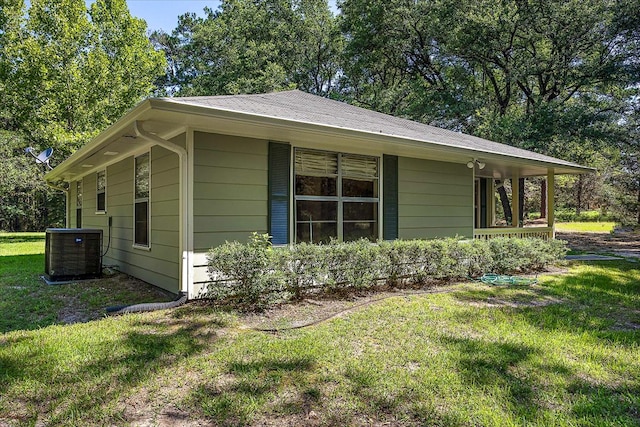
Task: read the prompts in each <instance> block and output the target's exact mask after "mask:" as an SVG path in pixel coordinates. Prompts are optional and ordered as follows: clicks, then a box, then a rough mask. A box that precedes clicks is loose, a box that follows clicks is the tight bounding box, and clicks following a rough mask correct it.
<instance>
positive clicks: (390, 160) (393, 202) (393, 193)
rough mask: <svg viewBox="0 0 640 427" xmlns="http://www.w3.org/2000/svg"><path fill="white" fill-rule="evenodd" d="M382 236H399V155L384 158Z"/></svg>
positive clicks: (385, 238) (391, 238)
mask: <svg viewBox="0 0 640 427" xmlns="http://www.w3.org/2000/svg"><path fill="white" fill-rule="evenodd" d="M382 162H383V165H382V167H383V190H382V191H383V202H382V237H383V239H384V240H395V239H397V238H398V156H388V155H386V154H385V155H384V156H383V159H382Z"/></svg>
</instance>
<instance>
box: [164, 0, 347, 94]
mask: <svg viewBox="0 0 640 427" xmlns="http://www.w3.org/2000/svg"><path fill="white" fill-rule="evenodd" d="M205 12H206V17H205V18H197V17H195V16H194V15H193V14H186V15H183V16H181V17H180V21H179V25H178V27H177V28H176V29H175V30H174V31H173V32H172V34H171V35H169V34H167V33H164V32H161V31H159V32H155V33H154V34H153V35H152V39H153V40H154V42H155V44H156V45H157V46H159V47H161V48H162V49H164V50H165V51H166V52H167V53H168V58H169V65H170V68H169V72H168V75H167V79H166V81H165V82H164V86H165V90H166V91H167V92H169V93H171V92H172V91H177V92H178V93H179V94H180V95H216V94H237V93H260V92H271V91H274V90H282V89H290V88H294V87H298V88H300V89H302V90H305V91H308V92H312V93H318V94H327V93H329V92H330V91H331V89H332V88H333V86H334V85H335V83H336V80H337V74H338V72H339V65H338V62H337V60H338V58H339V53H340V51H341V43H342V36H341V34H340V31H339V28H338V26H337V24H336V22H335V19H334V17H333V15H332V14H331V12H330V11H329V7H328V4H327V2H326V0H300V1H296V2H291V1H287V0H261V1H256V2H249V1H244V0H226V1H223V2H221V4H220V7H219V9H218V10H216V11H213V10H211V9H208V8H207V9H205Z"/></svg>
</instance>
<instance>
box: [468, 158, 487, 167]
mask: <svg viewBox="0 0 640 427" xmlns="http://www.w3.org/2000/svg"><path fill="white" fill-rule="evenodd" d="M476 164H477V165H478V169H480V170H482V169H484V167H485V166H486V163H482V162H480V161H478V159H473V160H469V161H468V162H467V167H468V168H469V169H473V167H474V166H475V165H476Z"/></svg>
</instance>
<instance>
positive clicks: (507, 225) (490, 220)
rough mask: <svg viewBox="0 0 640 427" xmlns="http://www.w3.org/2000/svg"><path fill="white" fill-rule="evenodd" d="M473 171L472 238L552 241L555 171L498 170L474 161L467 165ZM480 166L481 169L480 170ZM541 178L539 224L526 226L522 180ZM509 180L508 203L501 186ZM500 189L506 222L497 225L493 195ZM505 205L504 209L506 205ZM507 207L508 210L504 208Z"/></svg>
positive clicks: (553, 236)
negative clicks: (527, 238) (544, 172)
mask: <svg viewBox="0 0 640 427" xmlns="http://www.w3.org/2000/svg"><path fill="white" fill-rule="evenodd" d="M468 166H469V167H471V166H473V169H474V229H473V237H474V238H475V239H485V240H486V239H492V238H496V237H515V238H524V237H530V238H539V239H544V240H551V239H554V238H555V228H554V220H555V219H554V209H555V203H554V199H555V174H556V172H555V171H554V169H550V168H549V169H547V170H546V174H543V173H541V172H542V171H540V170H539V169H538V170H532V169H528V168H518V167H515V168H512V169H511V170H508V171H506V170H501V169H500V168H496V167H495V166H492V165H489V164H484V163H482V162H480V161H477V160H475V159H474V161H473V162H470V163H469V164H468ZM480 166H482V168H481V167H480ZM536 169H537V168H536ZM533 177H543V179H544V182H543V185H542V186H541V187H542V189H541V194H540V196H541V200H540V211H541V220H543V219H546V221H541V222H539V223H537V224H535V225H525V222H524V220H523V210H524V185H523V184H524V178H533ZM506 180H509V181H510V184H511V194H510V196H511V197H510V203H509V200H508V195H507V194H506V191H505V190H504V183H505V181H506ZM499 187H503V189H502V190H500V191H501V192H502V194H501V199H502V200H501V201H502V205H503V207H504V208H503V209H504V210H505V212H504V217H505V219H506V221H504V222H501V223H498V221H497V217H498V215H497V212H496V210H497V208H496V200H495V198H496V193H499V192H500V191H497V190H498V189H499ZM505 203H506V204H507V206H505ZM507 208H509V209H507ZM509 214H510V217H509Z"/></svg>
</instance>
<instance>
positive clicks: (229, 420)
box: [191, 356, 320, 426]
mask: <svg viewBox="0 0 640 427" xmlns="http://www.w3.org/2000/svg"><path fill="white" fill-rule="evenodd" d="M313 367H314V361H313V359H311V358H309V357H304V356H303V357H297V356H296V357H286V356H283V357H281V358H265V359H262V360H256V361H250V362H245V361H234V362H230V363H228V364H227V369H226V373H225V374H224V375H223V376H222V377H221V378H219V379H218V381H217V383H216V384H212V385H200V386H199V387H197V388H196V389H195V390H194V391H193V393H192V396H191V400H192V401H194V402H197V405H198V406H200V407H201V408H202V410H203V411H204V413H205V414H206V415H207V416H208V417H211V418H212V419H213V420H214V421H215V422H216V423H217V424H216V425H225V426H226V425H228V426H232V425H233V426H235V425H238V426H240V425H245V424H246V423H248V422H249V421H251V419H252V418H253V416H254V415H255V413H256V412H260V411H261V410H262V409H261V406H262V405H263V404H264V403H265V402H266V401H267V400H268V399H269V398H271V397H273V395H274V394H275V393H276V392H277V391H279V390H280V389H282V388H283V387H286V385H287V384H289V385H291V384H295V385H296V387H295V388H294V389H295V396H290V397H289V398H288V399H287V400H286V401H283V402H281V403H280V405H278V407H277V408H276V412H278V413H283V412H284V413H289V414H299V413H304V411H305V410H306V408H308V407H309V406H310V405H311V403H312V402H315V401H317V400H318V399H319V397H320V392H319V391H317V390H315V389H313V388H308V389H304V390H300V387H298V386H299V385H300V384H296V382H297V381H296V379H301V380H302V378H303V377H304V376H305V375H307V374H308V372H309V371H311V370H312V369H313Z"/></svg>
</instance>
